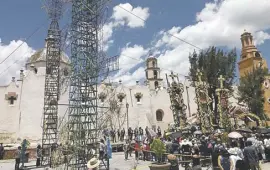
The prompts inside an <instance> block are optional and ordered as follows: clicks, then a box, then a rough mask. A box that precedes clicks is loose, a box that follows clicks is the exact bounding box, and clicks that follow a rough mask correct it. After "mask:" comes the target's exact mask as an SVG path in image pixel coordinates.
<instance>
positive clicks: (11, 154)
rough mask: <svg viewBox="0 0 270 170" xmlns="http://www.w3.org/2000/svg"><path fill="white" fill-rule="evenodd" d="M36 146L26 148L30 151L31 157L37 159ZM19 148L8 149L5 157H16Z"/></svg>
mask: <svg viewBox="0 0 270 170" xmlns="http://www.w3.org/2000/svg"><path fill="white" fill-rule="evenodd" d="M36 150H37V149H36V148H29V149H27V150H26V152H29V159H35V158H36ZM16 151H17V149H8V150H5V154H4V159H14V155H15V152H16Z"/></svg>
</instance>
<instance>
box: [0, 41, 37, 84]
mask: <svg viewBox="0 0 270 170" xmlns="http://www.w3.org/2000/svg"><path fill="white" fill-rule="evenodd" d="M22 42H23V41H21V40H18V41H15V40H13V41H11V42H10V43H9V44H3V43H0V61H3V60H4V59H5V58H6V57H7V56H8V55H9V54H11V52H12V51H14V50H15V49H16V48H17V47H18V46H19V45H20V44H21V43H22ZM33 53H34V50H33V49H32V48H31V47H29V46H28V45H27V43H24V44H23V45H22V46H21V47H20V48H19V49H18V50H17V51H16V52H14V53H13V54H12V55H11V56H10V57H9V58H8V59H7V60H6V61H5V62H4V63H2V64H1V65H0V73H2V72H3V74H2V75H0V85H6V84H7V83H9V82H10V81H11V78H12V77H15V76H16V73H17V72H18V70H20V69H21V68H23V67H24V65H25V62H26V59H27V58H29V57H30V56H31V55H32V54H33ZM8 67H9V69H7V68H8ZM6 69H7V71H5V70H6ZM4 71H5V72H4Z"/></svg>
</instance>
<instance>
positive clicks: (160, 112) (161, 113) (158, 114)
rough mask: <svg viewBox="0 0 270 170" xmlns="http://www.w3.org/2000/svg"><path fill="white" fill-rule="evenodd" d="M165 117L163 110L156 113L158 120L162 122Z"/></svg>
mask: <svg viewBox="0 0 270 170" xmlns="http://www.w3.org/2000/svg"><path fill="white" fill-rule="evenodd" d="M163 117H164V112H163V110H162V109H158V110H157V111H156V120H157V121H159V122H160V121H162V120H163Z"/></svg>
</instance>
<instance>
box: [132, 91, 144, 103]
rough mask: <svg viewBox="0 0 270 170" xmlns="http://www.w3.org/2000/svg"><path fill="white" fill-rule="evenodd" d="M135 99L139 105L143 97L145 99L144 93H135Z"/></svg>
mask: <svg viewBox="0 0 270 170" xmlns="http://www.w3.org/2000/svg"><path fill="white" fill-rule="evenodd" d="M134 96H135V98H136V100H137V103H140V102H141V99H142V97H143V94H142V93H140V92H137V93H135V95H134Z"/></svg>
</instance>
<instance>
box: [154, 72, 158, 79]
mask: <svg viewBox="0 0 270 170" xmlns="http://www.w3.org/2000/svg"><path fill="white" fill-rule="evenodd" d="M153 73H154V79H157V77H158V72H157V70H154V71H153Z"/></svg>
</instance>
